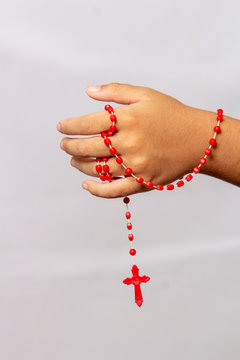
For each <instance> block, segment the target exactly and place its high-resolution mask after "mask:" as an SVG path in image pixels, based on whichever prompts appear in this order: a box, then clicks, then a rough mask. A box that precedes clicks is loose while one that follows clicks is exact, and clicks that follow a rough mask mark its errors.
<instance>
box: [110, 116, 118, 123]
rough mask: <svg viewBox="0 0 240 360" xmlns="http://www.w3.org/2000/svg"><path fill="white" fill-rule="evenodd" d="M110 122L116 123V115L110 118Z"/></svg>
mask: <svg viewBox="0 0 240 360" xmlns="http://www.w3.org/2000/svg"><path fill="white" fill-rule="evenodd" d="M110 120H111V121H112V122H116V121H117V117H116V115H114V114H112V115H111V116H110Z"/></svg>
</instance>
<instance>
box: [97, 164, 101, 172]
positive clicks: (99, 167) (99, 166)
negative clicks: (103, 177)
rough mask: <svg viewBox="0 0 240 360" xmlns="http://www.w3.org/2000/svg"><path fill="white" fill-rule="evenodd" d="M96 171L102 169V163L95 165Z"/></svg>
mask: <svg viewBox="0 0 240 360" xmlns="http://www.w3.org/2000/svg"><path fill="white" fill-rule="evenodd" d="M96 171H97V172H98V173H99V172H101V171H102V165H96Z"/></svg>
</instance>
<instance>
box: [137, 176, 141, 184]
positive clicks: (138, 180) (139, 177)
mask: <svg viewBox="0 0 240 360" xmlns="http://www.w3.org/2000/svg"><path fill="white" fill-rule="evenodd" d="M136 181H137V182H138V183H140V184H141V183H142V182H143V178H142V177H141V176H138V177H137V178H136Z"/></svg>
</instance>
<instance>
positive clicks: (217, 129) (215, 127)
mask: <svg viewBox="0 0 240 360" xmlns="http://www.w3.org/2000/svg"><path fill="white" fill-rule="evenodd" d="M213 130H214V131H215V132H216V133H218V134H219V133H220V131H221V128H220V126H214V128H213Z"/></svg>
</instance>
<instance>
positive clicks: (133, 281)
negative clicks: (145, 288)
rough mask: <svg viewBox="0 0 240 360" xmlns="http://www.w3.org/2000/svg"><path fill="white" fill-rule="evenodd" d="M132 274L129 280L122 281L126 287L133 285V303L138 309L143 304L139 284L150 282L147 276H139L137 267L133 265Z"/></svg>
mask: <svg viewBox="0 0 240 360" xmlns="http://www.w3.org/2000/svg"><path fill="white" fill-rule="evenodd" d="M132 274H133V276H132V277H131V278H126V279H125V280H123V283H124V284H126V285H130V284H133V285H134V292H135V302H136V304H137V305H138V306H139V307H140V306H141V305H142V303H143V297H142V291H141V287H140V284H141V283H142V282H144V283H146V282H147V281H149V280H150V277H149V276H146V275H143V276H139V269H138V267H137V265H133V267H132Z"/></svg>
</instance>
